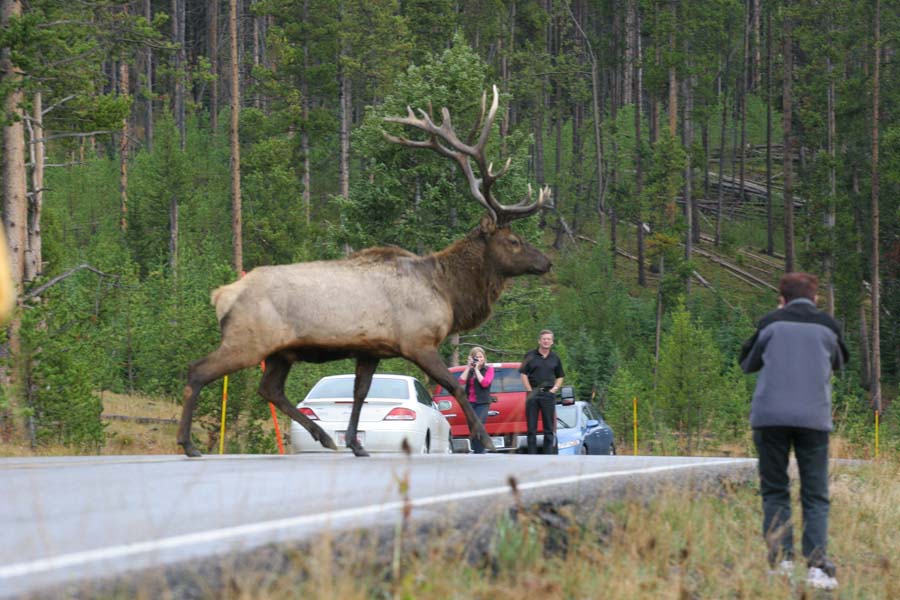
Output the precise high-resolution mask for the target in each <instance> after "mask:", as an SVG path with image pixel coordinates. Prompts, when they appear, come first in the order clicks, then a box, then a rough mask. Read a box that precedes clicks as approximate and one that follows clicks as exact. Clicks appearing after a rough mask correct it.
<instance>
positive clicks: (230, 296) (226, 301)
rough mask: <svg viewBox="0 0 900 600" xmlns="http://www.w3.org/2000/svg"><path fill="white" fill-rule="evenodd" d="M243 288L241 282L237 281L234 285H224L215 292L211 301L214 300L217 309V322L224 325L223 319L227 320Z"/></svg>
mask: <svg viewBox="0 0 900 600" xmlns="http://www.w3.org/2000/svg"><path fill="white" fill-rule="evenodd" d="M242 287H243V286H242V285H241V282H240V281H235V282H234V283H229V284H228V285H223V286H221V287H217V288H216V289H214V290H213V292H212V294H211V296H210V299H211V300H212V304H213V306H215V307H216V320H218V321H219V324H220V325H221V324H222V319H224V318H225V315H227V314H228V311H229V310H231V306H232V305H233V304H234V301H235V300H237V297H238V296H239V295H240V292H241V289H242Z"/></svg>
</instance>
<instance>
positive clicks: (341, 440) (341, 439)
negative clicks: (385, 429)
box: [335, 431, 366, 448]
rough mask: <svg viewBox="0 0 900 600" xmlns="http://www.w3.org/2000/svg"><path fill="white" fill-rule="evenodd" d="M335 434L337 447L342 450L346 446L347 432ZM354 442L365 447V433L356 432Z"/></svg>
mask: <svg viewBox="0 0 900 600" xmlns="http://www.w3.org/2000/svg"><path fill="white" fill-rule="evenodd" d="M335 433H336V434H337V445H338V447H339V448H343V447H345V446H346V445H347V432H346V431H335ZM356 442H357V443H358V444H359V445H360V446H365V444H366V432H365V431H357V432H356Z"/></svg>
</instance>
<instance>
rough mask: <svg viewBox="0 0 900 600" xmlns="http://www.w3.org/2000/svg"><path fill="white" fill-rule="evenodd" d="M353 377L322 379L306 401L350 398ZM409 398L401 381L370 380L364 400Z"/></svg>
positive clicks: (406, 389) (404, 384) (407, 389)
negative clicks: (370, 384) (370, 383)
mask: <svg viewBox="0 0 900 600" xmlns="http://www.w3.org/2000/svg"><path fill="white" fill-rule="evenodd" d="M353 379H354V378H353V377H341V378H338V379H323V380H321V381H319V383H317V384H316V385H315V387H313V389H312V390H310V392H309V395H308V396H307V397H306V399H307V400H320V399H322V398H352V397H353ZM408 397H409V388H408V386H407V385H406V381H405V380H403V379H380V378H375V379H373V380H372V387H370V388H369V395H368V396H366V398H389V399H392V400H405V399H406V398H408Z"/></svg>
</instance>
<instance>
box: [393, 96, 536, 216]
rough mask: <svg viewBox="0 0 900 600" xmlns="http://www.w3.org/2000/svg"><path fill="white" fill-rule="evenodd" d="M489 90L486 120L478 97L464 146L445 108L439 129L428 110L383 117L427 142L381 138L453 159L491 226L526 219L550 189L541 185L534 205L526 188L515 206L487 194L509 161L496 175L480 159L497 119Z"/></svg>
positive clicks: (495, 103) (483, 99)
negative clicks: (420, 133)
mask: <svg viewBox="0 0 900 600" xmlns="http://www.w3.org/2000/svg"><path fill="white" fill-rule="evenodd" d="M493 87H494V99H493V102H491V108H490V110H489V111H488V113H487V117H485V109H486V108H487V93H484V94H482V95H481V114H480V115H479V117H478V120H477V121H476V122H475V126H474V127H473V128H472V133H471V134H470V135H469V141H470V143H468V144H467V143H464V142H463V141H462V140H460V139H459V137H457V135H456V132H455V131H454V130H453V124H452V123H451V120H450V111H449V110H447V109H446V108H442V109H441V115H442V116H443V121H442V122H441V124H440V126H438V125H435V124H434V120H433V119H432V116H431V114H430V111H429V112H425V111H424V110H421V109H419V114H420V115H421V118H419V117H416V115H415V113H414V112H413V109H412V108H410V107H409V106H407V107H406V111H407V114H406V116H405V117H386V118H385V121H390V122H392V123H400V124H401V125H410V126H412V127H416V128H418V129H421V130H422V131H424V132H425V133H427V134H429V137H428V139H427V140H411V139H408V138H405V137H398V136H393V135H390V134H389V133H385V134H384V136H385V137H386V138H387V139H389V140H390V141H392V142H394V143H397V144H401V145H403V146H410V147H412V148H430V149H431V150H434V151H435V152H437V153H438V154H441V155H443V156H446V157H448V158H452V159H454V160H455V161H456V162H457V163H459V166H460V167H461V168H462V170H463V173H464V174H465V176H466V180H468V182H469V190H470V191H471V193H472V195H473V196H474V197H475V199H476V200H477V201H478V203H479V204H481V205H482V206H483V207H484V208H485V209H487V211H488V214H489V215H490V217H491V219H492V220H493V221H494V223H496V224H497V225H499V226H503V225H506V224H507V223H509V222H510V221H512V220H513V219H518V218H521V217H526V216H528V215H530V214H532V213H534V212H535V211H537V210H538V209H540V208H541V206H543V205H544V202H545V201H546V200H547V199H549V197H550V187H549V186H545V187H544V188H542V189H541V190H540V192H539V193H538V198H537V200H536V201H534V202H532V201H531V198H532V193H531V186H530V185H529V186H528V194H527V195H526V196H525V197H524V198H523V199H522V200H521V201H519V202H518V203H517V204H511V205H504V204H500V203H499V202H497V201H496V200H495V199H494V197H493V196H492V195H491V186H493V184H494V182H495V181H497V180H498V179H500V178H501V177H503V176H504V175H506V173H507V171H509V167H510V164H511V163H512V158H508V159H507V160H506V164H504V165H503V168H502V169H500V171H498V172H497V173H494V171H493V168H494V164H493V163H488V162H487V160H486V159H485V157H484V148H485V146H486V145H487V141H488V137H489V136H490V133H491V126H492V125H493V123H494V118H495V117H496V116H497V106H498V105H499V95H498V93H497V86H496V85H495V86H493ZM479 127H480V128H481V133H480V134H479V136H478V139H477V141H476V142H475V143H474V145H472V144H471V140H472V139H473V138H474V137H475V134H476V133H477V132H478V128H479ZM469 158H472V159H473V160H474V161H475V163H476V164H477V165H478V172H479V173H480V174H481V177H476V176H475V173H474V172H473V170H472V165H471V164H470V163H469Z"/></svg>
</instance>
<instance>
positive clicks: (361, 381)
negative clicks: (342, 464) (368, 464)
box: [345, 357, 378, 456]
mask: <svg viewBox="0 0 900 600" xmlns="http://www.w3.org/2000/svg"><path fill="white" fill-rule="evenodd" d="M377 368H378V359H377V358H371V357H361V358H357V359H356V377H355V378H354V379H353V410H352V411H351V413H350V423H349V424H348V425H347V434H346V436H345V438H346V440H347V447H348V448H350V449H351V450H353V454H354V455H355V456H369V453H368V452H367V451H366V449H365V448H363V445H362V444H360V443H359V440H357V439H356V432H357V431H358V427H359V415H360V413H362V405H363V402H364V401H365V399H366V396H367V395H368V394H369V388H370V387H371V386H372V375H374V374H375V369H377Z"/></svg>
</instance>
